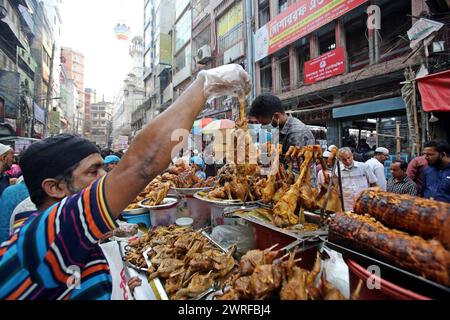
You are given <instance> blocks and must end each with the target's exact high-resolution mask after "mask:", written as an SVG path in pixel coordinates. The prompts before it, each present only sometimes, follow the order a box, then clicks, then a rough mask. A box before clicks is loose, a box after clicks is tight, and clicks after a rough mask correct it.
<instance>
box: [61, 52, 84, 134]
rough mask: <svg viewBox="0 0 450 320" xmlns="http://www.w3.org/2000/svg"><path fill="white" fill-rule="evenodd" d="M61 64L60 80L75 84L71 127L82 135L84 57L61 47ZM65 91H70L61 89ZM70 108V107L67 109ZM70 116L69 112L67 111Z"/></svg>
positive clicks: (79, 53)
mask: <svg viewBox="0 0 450 320" xmlns="http://www.w3.org/2000/svg"><path fill="white" fill-rule="evenodd" d="M61 63H62V71H61V72H62V75H61V78H64V79H67V80H69V81H72V82H73V84H75V87H76V90H77V95H78V97H76V99H74V100H75V101H77V104H76V108H75V111H74V112H75V114H76V117H75V121H74V120H70V118H69V119H68V120H69V123H70V121H73V124H72V125H73V126H74V127H76V128H77V129H76V130H75V132H77V133H78V134H84V128H85V124H84V122H85V119H84V118H85V110H84V108H85V93H84V55H83V54H82V53H81V52H78V51H75V50H73V49H71V48H67V47H63V48H61ZM63 90H65V91H70V88H65V89H63ZM69 108H71V107H69ZM69 113H70V114H72V112H71V111H69Z"/></svg>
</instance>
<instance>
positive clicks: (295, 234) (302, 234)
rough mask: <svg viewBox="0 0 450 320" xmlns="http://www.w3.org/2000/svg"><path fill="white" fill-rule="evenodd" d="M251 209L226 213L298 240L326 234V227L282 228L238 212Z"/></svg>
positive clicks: (317, 237)
mask: <svg viewBox="0 0 450 320" xmlns="http://www.w3.org/2000/svg"><path fill="white" fill-rule="evenodd" d="M253 209H255V208H254V207H253V208H252V207H250V208H246V209H244V210H242V209H240V210H237V211H234V212H231V213H228V215H229V216H232V217H236V218H241V219H244V220H245V221H248V222H251V223H254V224H257V225H260V226H262V227H265V228H268V229H271V230H273V231H275V232H279V233H282V234H284V235H287V236H290V237H292V238H295V239H298V240H303V239H305V238H314V239H316V240H319V237H321V236H327V235H328V227H322V228H321V229H319V230H316V231H302V230H300V229H299V230H291V229H283V228H279V227H277V226H275V225H273V224H272V223H270V222H269V221H267V220H263V219H260V218H257V217H255V216H251V215H248V214H246V213H239V211H241V212H242V211H247V210H250V211H251V210H253ZM250 211H249V212H250ZM305 215H306V217H308V215H311V216H312V215H313V214H306V213H305Z"/></svg>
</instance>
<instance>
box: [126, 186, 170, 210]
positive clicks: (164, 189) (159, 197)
mask: <svg viewBox="0 0 450 320" xmlns="http://www.w3.org/2000/svg"><path fill="white" fill-rule="evenodd" d="M169 190H170V184H169V183H164V182H162V181H161V179H160V178H156V179H154V180H153V181H152V182H150V184H149V185H148V186H147V187H146V188H145V190H144V191H142V192H141V193H140V194H139V196H138V197H137V198H136V199H135V200H134V201H133V203H131V204H130V205H129V206H128V207H127V208H126V209H125V211H128V210H134V209H139V208H140V206H139V203H140V202H141V201H142V200H144V199H147V198H148V201H146V202H145V205H148V206H157V205H159V204H161V202H163V200H164V198H166V197H167V194H168V193H169Z"/></svg>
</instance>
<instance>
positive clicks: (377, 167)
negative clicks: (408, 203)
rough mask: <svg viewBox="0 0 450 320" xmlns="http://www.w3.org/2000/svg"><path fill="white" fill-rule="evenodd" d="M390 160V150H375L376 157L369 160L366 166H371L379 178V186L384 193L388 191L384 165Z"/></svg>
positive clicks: (381, 148)
mask: <svg viewBox="0 0 450 320" xmlns="http://www.w3.org/2000/svg"><path fill="white" fill-rule="evenodd" d="M387 159H389V150H388V149H386V148H383V147H380V148H377V149H376V150H375V155H374V156H373V158H372V159H370V160H367V162H366V164H368V165H369V167H370V170H372V172H373V174H374V175H375V177H377V184H378V185H379V186H380V188H381V189H382V190H383V191H386V189H387V180H386V174H385V169H384V163H385V162H386V160H387Z"/></svg>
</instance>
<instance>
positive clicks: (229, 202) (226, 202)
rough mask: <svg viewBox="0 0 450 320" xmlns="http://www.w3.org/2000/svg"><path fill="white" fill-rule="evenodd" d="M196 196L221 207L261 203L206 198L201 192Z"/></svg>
mask: <svg viewBox="0 0 450 320" xmlns="http://www.w3.org/2000/svg"><path fill="white" fill-rule="evenodd" d="M194 198H196V199H198V200H202V201H205V202H207V203H210V204H213V205H218V206H221V207H229V206H233V207H236V206H248V205H256V204H259V203H261V201H248V202H242V201H241V200H213V199H208V198H206V197H205V196H204V195H203V194H202V193H201V192H197V193H195V194H194Z"/></svg>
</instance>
